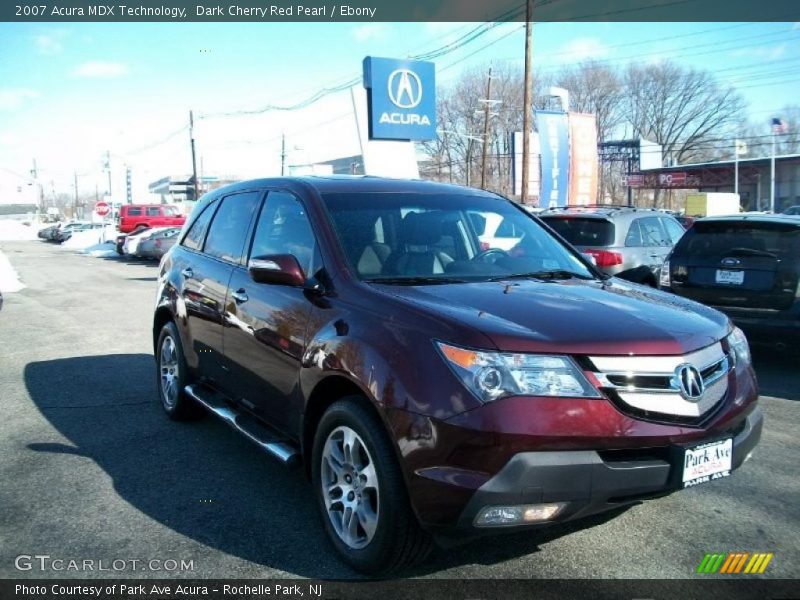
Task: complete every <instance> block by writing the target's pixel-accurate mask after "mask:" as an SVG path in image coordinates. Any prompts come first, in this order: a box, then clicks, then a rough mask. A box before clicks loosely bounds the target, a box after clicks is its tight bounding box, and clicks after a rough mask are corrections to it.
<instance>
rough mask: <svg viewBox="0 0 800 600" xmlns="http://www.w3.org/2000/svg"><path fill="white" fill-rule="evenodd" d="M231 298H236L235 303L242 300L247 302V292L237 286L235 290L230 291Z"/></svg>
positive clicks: (239, 302)
mask: <svg viewBox="0 0 800 600" xmlns="http://www.w3.org/2000/svg"><path fill="white" fill-rule="evenodd" d="M231 298H233V299H234V300H236V303H237V304H241V303H242V302H247V301H248V300H249V298H248V296H247V292H246V291H245V290H244V288H239V289H238V290H236V291H235V292H231Z"/></svg>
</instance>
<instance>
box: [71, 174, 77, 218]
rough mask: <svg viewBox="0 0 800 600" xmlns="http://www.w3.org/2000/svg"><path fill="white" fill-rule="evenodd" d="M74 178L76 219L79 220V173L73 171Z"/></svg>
mask: <svg viewBox="0 0 800 600" xmlns="http://www.w3.org/2000/svg"><path fill="white" fill-rule="evenodd" d="M72 174H73V176H74V177H75V218H76V219H77V218H78V172H77V171H73V172H72Z"/></svg>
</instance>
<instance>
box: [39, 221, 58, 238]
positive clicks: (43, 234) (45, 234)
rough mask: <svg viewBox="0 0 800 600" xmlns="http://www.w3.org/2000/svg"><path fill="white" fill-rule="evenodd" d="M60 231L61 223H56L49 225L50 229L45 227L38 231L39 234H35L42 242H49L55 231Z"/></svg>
mask: <svg viewBox="0 0 800 600" xmlns="http://www.w3.org/2000/svg"><path fill="white" fill-rule="evenodd" d="M59 229H61V223H56V224H55V225H51V226H50V227H45V228H43V229H40V230H39V232H38V233H37V234H36V235H37V236H38V237H39V238H40V239H43V240H51V239H53V236H54V235H55V233H56V231H58V230H59Z"/></svg>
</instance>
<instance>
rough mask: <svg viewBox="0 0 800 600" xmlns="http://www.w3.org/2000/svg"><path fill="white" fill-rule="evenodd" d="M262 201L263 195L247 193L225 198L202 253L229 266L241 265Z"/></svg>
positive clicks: (209, 231)
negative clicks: (227, 263)
mask: <svg viewBox="0 0 800 600" xmlns="http://www.w3.org/2000/svg"><path fill="white" fill-rule="evenodd" d="M260 200H261V192H244V193H242V194H233V195H231V196H227V197H225V198H223V199H222V205H221V206H220V207H219V210H218V211H217V214H216V215H215V216H214V220H213V221H212V222H211V227H210V228H209V230H208V237H207V238H206V244H205V247H204V248H203V251H204V252H205V253H206V254H208V255H209V256H213V257H215V258H219V259H222V260H224V261H226V262H230V263H233V264H241V263H242V262H243V256H244V245H245V242H246V241H247V236H248V233H249V232H250V225H251V224H252V222H253V217H254V216H255V214H256V211H257V210H258V206H259V203H260Z"/></svg>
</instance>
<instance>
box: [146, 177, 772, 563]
mask: <svg viewBox="0 0 800 600" xmlns="http://www.w3.org/2000/svg"><path fill="white" fill-rule="evenodd" d="M487 224H490V225H491V227H492V228H494V229H495V230H499V229H500V228H502V229H503V231H506V230H507V231H510V232H513V235H512V236H511V238H513V243H510V244H509V243H508V239H509V237H497V235H494V234H492V235H486V230H487ZM497 240H502V247H501V245H500V244H501V242H498V241H497ZM152 334H153V344H154V349H155V359H156V366H157V379H158V390H159V394H160V399H161V403H162V405H163V408H164V410H165V411H166V413H167V414H168V415H169V416H170V417H172V418H174V419H186V418H193V417H195V416H197V415H198V414H199V413H201V412H210V413H212V414H214V415H216V416H217V417H219V418H221V419H223V420H224V421H225V422H226V423H227V424H229V425H230V426H232V427H233V428H234V429H235V430H236V431H238V432H240V433H241V434H243V435H244V436H246V437H247V438H249V439H250V440H252V441H253V442H255V443H256V444H257V445H258V446H259V447H260V448H262V449H263V450H264V451H265V452H267V453H268V454H270V455H272V456H273V457H275V458H277V459H278V460H279V461H281V462H282V463H284V464H286V465H289V466H294V465H298V466H300V465H302V467H303V469H304V471H305V473H306V474H307V476H308V477H309V478H310V480H311V484H310V492H311V493H312V494H313V497H314V501H315V503H316V504H317V505H318V507H319V511H320V513H321V515H322V523H323V526H324V528H325V530H326V531H327V534H328V536H329V538H330V540H331V543H332V544H333V546H334V547H335V548H336V550H337V551H338V552H339V553H340V554H341V556H342V557H343V558H344V559H345V560H346V561H347V562H348V563H349V564H350V565H352V566H353V567H355V568H356V569H358V570H361V571H364V572H371V573H375V572H386V571H389V570H392V569H398V568H401V567H404V566H407V565H410V564H411V563H413V562H415V561H419V560H420V559H422V558H423V557H424V556H425V554H426V553H427V551H428V549H429V548H430V547H431V543H432V541H433V540H442V541H452V540H458V539H460V538H469V537H472V536H475V535H481V534H489V533H496V532H498V531H501V530H507V531H508V530H517V529H519V528H525V527H534V526H541V525H545V524H548V523H554V522H563V521H567V520H571V519H576V518H580V517H584V516H586V515H590V514H593V513H598V512H601V511H605V510H609V509H613V508H616V507H620V506H624V505H627V504H631V503H634V502H638V501H640V500H642V499H645V498H650V497H655V496H661V495H665V494H668V493H671V492H673V491H676V490H679V489H681V488H685V487H688V486H694V485H698V484H706V483H707V482H711V481H713V480H717V479H720V478H724V477H726V476H728V475H729V474H730V473H731V471H733V470H734V469H736V468H738V467H739V466H740V465H742V463H743V462H744V461H745V459H746V458H748V457H749V455H750V453H751V451H752V450H753V448H754V447H755V445H756V443H757V442H758V439H759V437H760V434H761V428H762V415H761V412H760V410H759V408H758V407H757V405H756V401H757V386H756V380H755V376H754V373H753V370H752V367H751V364H750V354H749V348H748V343H747V340H746V339H745V336H744V335H743V334H742V332H741V331H740V330H739V329H737V328H735V327H734V326H732V324H731V322H730V320H729V319H728V317H726V316H725V315H723V314H722V313H720V312H717V311H716V310H713V309H710V308H707V307H704V306H702V305H700V304H698V303H695V302H693V301H691V300H687V299H684V298H679V297H676V296H674V295H672V294H667V293H664V292H660V291H658V290H654V289H651V288H648V287H645V286H640V285H637V284H634V283H629V282H626V281H623V280H621V279H617V278H615V277H611V276H608V275H605V274H603V273H601V272H600V271H598V270H597V268H596V267H595V266H593V265H592V264H591V263H590V262H589V261H588V260H587V259H586V258H585V257H584V256H582V255H581V254H580V253H579V252H577V251H576V250H575V249H574V248H572V247H571V246H570V245H569V244H567V243H566V242H565V241H564V240H563V239H561V238H560V237H559V236H558V235H556V234H555V233H553V231H552V230H551V229H549V228H548V227H547V226H545V225H543V223H542V222H541V221H539V220H538V219H537V218H536V217H534V216H533V215H531V214H529V213H528V212H527V211H525V210H523V209H522V208H521V207H520V206H518V205H516V204H514V203H513V202H511V201H509V200H506V199H504V198H501V197H499V196H497V195H494V194H492V193H489V192H485V191H482V190H475V189H470V188H463V187H457V186H451V185H444V184H438V183H432V182H423V181H402V180H389V179H381V178H374V177H343V178H342V177H334V176H331V177H321V178H313V177H309V178H280V179H261V180H256V181H248V182H243V183H238V184H234V185H231V186H228V187H225V188H221V189H219V190H215V191H214V192H212V193H210V194H208V195H206V196H204V197H203V198H202V199H201V200H200V201H199V202H198V204H197V206H196V207H195V209H194V211H193V213H192V215H191V217H190V219H189V220H188V221H187V223H186V225H185V226H184V229H183V231H182V232H181V235H180V237H179V239H178V242H177V243H176V244H175V246H174V247H173V248H172V249H171V250H170V251H169V252H168V253H167V254H166V255H165V256H164V258H163V259H162V262H161V265H160V273H159V286H158V293H157V303H156V307H155V315H154V321H153V331H152ZM266 484H267V482H265V485H266ZM710 485H719V483H711V484H710Z"/></svg>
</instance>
